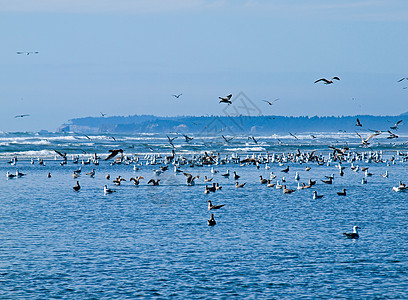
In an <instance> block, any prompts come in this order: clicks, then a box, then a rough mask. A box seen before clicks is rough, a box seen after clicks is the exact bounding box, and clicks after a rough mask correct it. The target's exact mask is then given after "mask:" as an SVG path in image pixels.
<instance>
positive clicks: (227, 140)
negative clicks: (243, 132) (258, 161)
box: [221, 135, 234, 144]
mask: <svg viewBox="0 0 408 300" xmlns="http://www.w3.org/2000/svg"><path fill="white" fill-rule="evenodd" d="M221 136H222V138H223V139H224V140H225V141H226V142H227V144H229V142H231V141H232V140H233V139H234V138H233V137H232V138H226V137H225V136H223V135H221Z"/></svg>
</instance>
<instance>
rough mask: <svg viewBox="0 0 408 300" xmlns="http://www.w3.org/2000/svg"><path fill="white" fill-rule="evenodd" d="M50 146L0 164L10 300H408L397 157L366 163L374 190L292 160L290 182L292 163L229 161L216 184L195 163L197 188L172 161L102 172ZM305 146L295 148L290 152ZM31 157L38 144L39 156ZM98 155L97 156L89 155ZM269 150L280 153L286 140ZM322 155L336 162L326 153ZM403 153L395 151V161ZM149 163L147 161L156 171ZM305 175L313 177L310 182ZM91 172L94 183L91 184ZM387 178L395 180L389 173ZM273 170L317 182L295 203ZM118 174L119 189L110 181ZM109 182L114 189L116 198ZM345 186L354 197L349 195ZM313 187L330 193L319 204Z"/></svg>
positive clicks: (2, 259) (19, 149)
mask: <svg viewBox="0 0 408 300" xmlns="http://www.w3.org/2000/svg"><path fill="white" fill-rule="evenodd" d="M13 138H15V137H13ZM48 138H49V137H48ZM162 138H163V137H153V139H152V140H151V141H150V142H148V143H149V145H158V144H160V143H162V142H163V140H162ZM164 138H165V137H164ZM30 139H32V137H30ZM23 140H24V141H26V137H24V139H23ZM76 142H77V141H75V140H73V141H70V143H71V144H72V145H70V146H69V147H72V149H74V148H75V143H76ZM50 143H51V145H50V144H47V145H43V146H41V145H38V143H37V144H35V145H36V146H32V145H31V144H30V142H28V143H27V145H26V146H23V145H22V144H21V143H20V144H18V143H16V144H12V145H9V146H6V145H5V146H4V147H8V149H9V150H7V151H6V150H4V152H3V155H2V158H1V160H0V174H4V175H1V176H2V177H0V191H1V192H0V197H1V199H0V201H1V205H0V228H1V230H0V282H1V283H0V286H1V288H0V298H3V299H56V298H57V299H134V298H161V299H168V298H175V299H211V298H217V299H243V298H268V299H274V298H275V299H276V298H291V299H292V298H296V299H298V298H305V299H311V298H313V299H314V298H348V299H350V298H352V299H361V298H364V299H373V298H386V299H397V298H400V299H406V298H408V280H407V279H408V255H407V253H408V209H407V199H408V197H407V196H408V193H404V192H400V193H396V192H393V191H392V187H393V186H398V182H399V181H400V180H402V181H403V182H405V183H407V182H408V171H407V166H408V163H407V162H402V161H400V160H399V159H397V160H396V164H391V165H390V166H387V164H386V163H385V162H384V163H368V162H365V161H359V162H354V164H355V165H359V166H360V167H361V166H369V171H370V172H372V173H373V174H374V175H373V176H372V177H368V178H367V179H368V183H367V184H365V185H362V184H361V179H362V178H363V177H364V173H363V172H361V171H360V172H357V173H356V172H353V171H351V169H350V163H347V162H345V163H343V165H344V166H345V167H346V169H345V170H344V172H345V175H344V176H343V177H340V176H339V175H338V173H339V172H338V169H337V168H336V167H335V165H336V163H334V162H332V164H331V165H330V166H327V165H324V166H317V165H316V163H306V164H301V165H300V164H298V163H288V164H285V166H286V165H289V166H290V172H289V173H288V174H284V173H282V172H280V170H282V169H283V168H284V166H280V165H279V164H278V163H269V165H270V166H271V169H270V170H266V169H265V166H264V165H261V166H260V168H259V169H257V168H256V167H255V166H240V165H237V164H231V163H230V164H226V165H217V166H214V168H215V169H217V170H219V171H220V172H219V173H218V174H215V175H213V174H211V173H210V169H211V166H204V167H195V168H191V167H189V166H188V165H183V166H180V168H181V169H182V170H184V171H186V172H189V173H191V174H193V175H200V178H199V179H197V180H196V181H197V183H196V185H194V186H187V185H186V184H185V182H186V179H185V177H184V176H183V175H176V174H175V173H174V172H173V166H172V165H170V167H169V171H166V172H165V173H163V174H162V175H160V176H157V175H154V174H153V170H156V169H158V168H159V167H160V166H161V165H145V164H144V165H143V166H140V168H141V170H139V171H134V170H133V164H130V165H124V164H121V165H114V166H111V165H110V163H108V162H105V161H102V160H101V161H100V165H99V166H93V165H81V164H73V163H72V161H71V160H70V159H69V160H68V163H67V165H64V166H60V160H59V159H57V160H55V159H54V154H52V153H53V151H52V150H53V149H62V150H65V152H67V153H70V154H73V153H78V154H81V152H75V151H74V150H69V149H68V146H66V145H65V144H63V143H62V142H61V140H58V141H57V142H55V143H58V145H57V144H52V143H53V140H52V139H51V142H50ZM130 143H132V145H135V147H133V146H132V148H131V149H132V150H126V151H127V152H129V155H133V153H135V152H138V151H140V152H142V151H141V150H142V148H143V147H145V146H144V145H142V144H144V143H146V140H141V141H138V140H131V142H130ZM163 143H164V142H163ZM237 143H238V142H237ZM241 143H242V144H244V143H245V142H244V139H242V140H241ZM304 143H305V144H307V145H306V146H304V148H301V150H302V151H303V150H304V149H307V151H310V150H309V148H310V147H311V146H310V144H311V142H309V141H305V142H304ZM17 144H18V145H17ZM40 144H41V143H40ZM13 145H14V146H13ZM122 145H123V144H122ZM180 145H181V143H180ZM110 146H115V144H114V141H111V142H106V145H105V146H104V147H106V148H103V146H100V147H99V148H98V149H96V150H95V151H97V152H98V153H101V156H102V155H105V156H106V153H107V151H106V149H108V148H109V147H110ZM235 146H236V145H235ZM241 146H242V145H238V146H236V147H237V148H239V147H241ZM246 146H247V147H252V146H253V145H250V146H248V145H246ZM298 146H299V145H295V144H293V145H289V144H288V145H286V146H285V147H283V148H281V150H282V151H280V153H281V152H285V151H292V150H291V149H296V147H298ZM12 147H14V148H13V149H10V148H12ZM33 147H38V148H35V151H32V150H31V149H32V148H33ZM80 147H83V145H81V146H80ZM86 147H88V148H89V152H92V151H91V150H90V149H91V146H89V145H88V146H86ZM156 147H158V146H156ZM188 147H190V148H188ZM194 147H198V146H186V147H185V148H183V147H182V145H181V146H180V148H181V149H180V148H179V150H177V151H181V150H184V149H188V150H189V151H186V152H187V154H186V156H187V157H190V156H191V155H192V154H190V153H193V152H194V151H196V153H198V152H200V149H194ZM214 147H215V146H214ZM223 147H225V148H227V147H232V146H231V145H230V146H228V145H224V146H223ZM253 147H255V146H253ZM257 147H258V146H257ZM261 147H264V148H268V147H270V148H268V150H271V148H273V150H275V151H276V152H277V153H278V151H279V146H277V145H276V144H273V145H263V146H261ZM281 147H282V146H281ZM316 147H318V146H316ZM319 147H320V148H321V149H322V154H323V155H325V156H327V155H328V151H327V145H326V146H324V145H323V144H322V145H321V146H319ZM88 148H87V149H88ZM143 149H144V148H143ZM162 149H163V153H167V155H168V154H169V150H167V148H164V146H163V148H162ZM244 150H245V151H248V149H243V150H242V151H244ZM255 150H256V149H255ZM355 150H356V151H358V152H362V151H367V149H361V148H356V149H355ZM402 150H403V151H406V149H404V148H402ZM36 151H37V152H36ZM126 151H125V152H126ZM166 151H167V152H166ZM324 151H325V152H324ZM87 152H88V151H87ZM259 153H262V154H265V151H262V150H260V152H259ZM395 153H396V152H395V151H394V150H392V152H391V150H390V151H389V152H388V153H387V155H388V157H391V156H392V155H395ZM223 154H228V151H227V150H225V149H224V150H223ZM246 154H247V153H242V154H241V156H242V158H244V157H245V156H246ZM35 155H37V156H42V155H43V156H44V158H45V159H46V160H45V162H46V165H45V166H40V165H38V161H37V159H36V156H35ZM82 155H83V156H84V157H86V155H88V154H82ZM144 155H145V153H143V154H141V155H137V157H139V158H140V161H142V162H145V160H144V158H145V156H144ZM14 156H18V157H22V158H21V159H20V160H19V161H18V162H17V164H16V165H15V166H11V165H9V164H8V163H7V161H8V160H10V159H11V158H12V157H14ZM29 156H33V157H34V158H35V164H33V165H32V164H31V163H30V160H29V159H28V157H29ZM88 156H89V155H88ZM306 165H308V166H310V167H311V168H312V169H311V170H310V171H309V172H306V171H305V166H306ZM80 166H81V167H82V170H83V171H82V175H81V176H80V177H79V178H78V179H75V180H74V179H73V178H72V172H73V170H76V169H78V168H79V167H80ZM17 168H18V169H19V171H20V172H23V173H25V174H26V175H25V176H24V177H22V178H15V179H8V180H7V179H6V176H5V174H6V172H7V171H10V172H13V173H14V172H15V170H16V169H17ZM92 168H95V169H96V175H95V177H94V178H90V177H89V176H87V175H85V174H84V173H86V172H89V171H90V170H91V169H92ZM227 169H229V170H230V172H231V173H232V171H236V172H237V173H238V174H239V175H240V176H241V178H240V179H239V182H247V184H246V186H245V187H244V188H243V189H236V188H235V186H234V184H235V181H234V180H233V179H232V177H231V178H229V179H228V178H223V177H222V176H220V174H222V173H225V172H226V170H227ZM385 170H388V172H389V177H388V178H383V177H382V176H380V174H383V173H385ZM271 171H272V172H274V173H275V174H276V175H277V176H278V178H277V179H281V178H282V176H284V177H285V178H286V179H287V182H286V183H287V185H288V187H290V188H293V189H296V187H297V183H296V181H295V180H294V176H295V172H296V171H297V172H299V174H300V177H301V179H300V182H305V183H307V181H308V179H309V178H312V179H314V180H317V181H318V183H317V184H316V186H314V187H313V188H312V189H305V190H299V191H296V192H294V193H293V194H290V195H284V194H283V193H282V190H279V189H276V188H268V187H266V186H265V185H261V184H260V183H259V175H263V176H264V177H265V178H269V173H270V172H271ZM48 172H50V173H51V175H52V177H51V178H47V173H48ZM106 174H110V175H111V180H107V179H105V175H106ZM331 174H335V179H334V183H333V184H332V185H325V184H323V183H322V182H321V181H320V180H321V179H324V176H325V175H331ZM118 175H121V176H122V177H124V178H125V179H126V180H127V181H126V182H123V183H122V184H121V186H115V185H114V184H113V183H112V178H114V177H116V176H118ZM140 175H142V176H143V177H144V178H145V179H144V180H142V181H141V184H140V185H139V186H134V185H133V183H131V182H129V178H130V177H134V176H140ZM204 175H206V176H207V177H214V180H213V181H215V182H219V183H220V185H222V187H223V188H222V190H221V191H217V192H216V193H212V194H208V195H205V194H204V182H203V177H204ZM150 178H161V185H160V186H158V187H152V186H149V185H147V181H148V180H149V179H150ZM76 180H78V181H79V182H80V184H81V187H82V188H81V190H80V191H79V192H75V191H74V190H73V189H72V186H73V185H74V184H75V182H76ZM104 184H107V185H108V186H109V187H110V188H112V189H115V190H116V193H113V194H111V195H104V193H103V185H104ZM343 188H347V196H345V197H341V196H338V195H337V194H336V192H337V191H341V190H342V189H343ZM314 190H316V191H318V193H319V194H324V197H323V198H322V199H319V200H313V199H312V193H313V191H314ZM208 199H210V200H211V201H212V202H213V204H225V206H224V207H223V208H221V209H220V210H215V211H211V212H212V213H214V215H215V219H216V221H217V224H216V225H215V226H214V227H209V226H207V220H208V219H209V216H210V212H209V211H208V209H207V200H208ZM353 226H359V227H361V228H362V229H361V230H360V232H359V233H360V239H358V240H349V239H346V238H344V237H343V235H342V233H343V232H350V231H351V229H352V227H353Z"/></svg>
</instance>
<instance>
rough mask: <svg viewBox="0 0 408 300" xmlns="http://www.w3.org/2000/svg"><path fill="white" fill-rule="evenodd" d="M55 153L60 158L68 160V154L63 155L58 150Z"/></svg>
mask: <svg viewBox="0 0 408 300" xmlns="http://www.w3.org/2000/svg"><path fill="white" fill-rule="evenodd" d="M54 151H55V153H57V154H58V155H59V156H61V157H62V158H64V159H65V160H66V159H67V154H66V153H61V152H59V151H58V150H54Z"/></svg>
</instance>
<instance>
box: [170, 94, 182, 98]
mask: <svg viewBox="0 0 408 300" xmlns="http://www.w3.org/2000/svg"><path fill="white" fill-rule="evenodd" d="M181 95H183V94H178V95H172V96H173V97H174V98H177V99H178V98H180V97H181Z"/></svg>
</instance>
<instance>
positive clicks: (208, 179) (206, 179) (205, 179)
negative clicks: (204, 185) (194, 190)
mask: <svg viewBox="0 0 408 300" xmlns="http://www.w3.org/2000/svg"><path fill="white" fill-rule="evenodd" d="M211 180H213V178H207V176H204V182H210V181H211Z"/></svg>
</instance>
